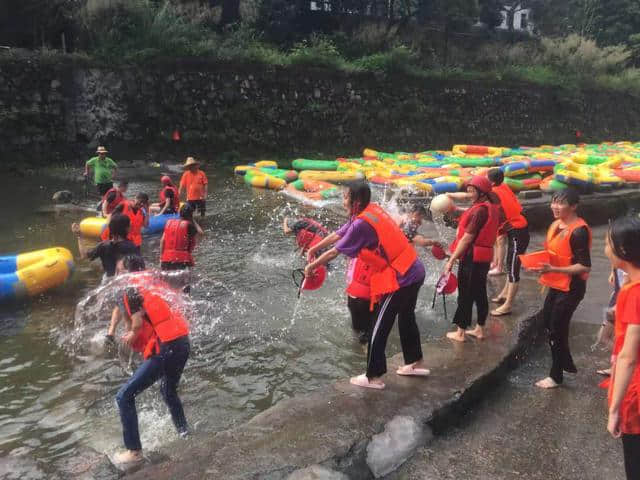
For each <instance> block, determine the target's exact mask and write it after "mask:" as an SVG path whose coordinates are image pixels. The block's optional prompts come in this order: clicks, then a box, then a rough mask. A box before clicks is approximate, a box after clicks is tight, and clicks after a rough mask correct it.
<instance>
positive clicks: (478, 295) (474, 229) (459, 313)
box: [444, 175, 502, 342]
mask: <svg viewBox="0 0 640 480" xmlns="http://www.w3.org/2000/svg"><path fill="white" fill-rule="evenodd" d="M490 195H492V194H491V182H490V181H489V179H487V177H483V176H481V175H476V176H474V177H473V178H472V179H471V181H470V182H469V184H468V185H467V193H466V194H465V193H460V194H452V195H450V198H467V197H468V198H471V200H472V201H473V204H472V205H471V207H470V208H469V209H468V210H466V211H465V212H464V213H463V214H462V216H461V217H460V221H459V223H458V233H457V236H456V239H455V240H454V242H453V243H452V244H451V247H450V250H451V257H450V258H449V260H448V261H447V264H446V266H445V268H444V273H445V274H447V273H449V272H451V270H452V269H453V264H454V263H455V262H456V260H460V264H459V265H458V308H457V309H456V313H455V315H454V317H453V323H454V324H455V325H456V330H455V331H454V332H449V333H447V338H449V339H450V340H454V341H457V342H464V341H465V335H471V336H474V337H476V338H478V339H482V338H484V324H485V322H486V321H487V316H488V315H489V299H488V298H487V274H488V273H489V264H490V263H491V260H492V259H493V245H494V244H495V243H496V237H497V236H498V226H499V225H500V222H501V219H502V215H501V209H500V205H499V201H498V200H497V198H494V199H493V200H492V199H491V198H490ZM474 303H475V305H476V309H477V312H478V324H477V325H476V328H474V329H473V330H467V328H469V326H470V325H471V317H472V315H473V304H474Z"/></svg>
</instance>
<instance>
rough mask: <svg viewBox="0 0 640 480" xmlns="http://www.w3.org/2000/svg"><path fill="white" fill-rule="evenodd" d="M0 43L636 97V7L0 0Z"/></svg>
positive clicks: (100, 55) (629, 2) (612, 3)
mask: <svg viewBox="0 0 640 480" xmlns="http://www.w3.org/2000/svg"><path fill="white" fill-rule="evenodd" d="M524 9H528V13H529V15H530V17H531V18H532V20H533V22H534V25H535V28H534V32H533V35H530V34H528V33H522V32H518V31H517V29H516V28H515V27H514V18H515V16H516V14H517V13H518V12H519V11H523V10H524ZM503 19H504V20H506V26H507V28H506V30H498V29H497V27H498V26H499V25H500V24H502V23H503ZM0 45H8V46H11V47H23V48H30V49H41V50H42V51H44V52H51V49H57V50H59V49H62V48H63V47H65V48H66V50H68V51H72V52H76V53H80V54H82V55H85V56H87V57H89V58H92V59H97V60H104V61H108V62H114V61H119V62H123V61H124V62H140V61H144V60H146V59H150V58H157V57H172V56H173V57H176V56H207V57H211V58H216V59H220V60H232V61H247V62H261V63H266V64H273V65H292V64H305V65H309V64H313V65H319V66H323V67H329V68H336V69H342V70H346V71H375V72H385V73H386V72H397V71H403V72H405V73H409V74H414V75H445V76H451V75H459V76H465V77H469V76H476V77H482V78H492V79H514V80H528V81H534V82H538V83H543V84H553V85H562V86H564V87H567V86H569V87H571V86H576V85H584V84H597V85H606V86H608V87H612V88H623V89H627V90H630V91H631V90H633V91H638V90H640V81H639V80H640V74H639V70H638V69H637V68H634V66H636V67H637V66H640V2H639V1H638V0H562V1H558V0H519V1H518V0H315V1H310V0H21V1H20V2H16V1H15V0H0Z"/></svg>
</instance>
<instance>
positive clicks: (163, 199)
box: [160, 185, 180, 212]
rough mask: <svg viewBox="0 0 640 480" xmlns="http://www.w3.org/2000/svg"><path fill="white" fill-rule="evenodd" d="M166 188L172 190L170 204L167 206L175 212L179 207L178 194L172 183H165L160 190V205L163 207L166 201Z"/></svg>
mask: <svg viewBox="0 0 640 480" xmlns="http://www.w3.org/2000/svg"><path fill="white" fill-rule="evenodd" d="M167 190H171V191H172V192H173V198H172V199H171V205H169V208H171V209H173V210H174V211H176V212H177V211H178V209H179V208H180V196H179V195H178V189H177V188H176V187H174V186H172V185H167V186H166V187H164V188H163V189H162V190H160V207H164V202H166V201H167Z"/></svg>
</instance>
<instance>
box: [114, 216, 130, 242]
mask: <svg viewBox="0 0 640 480" xmlns="http://www.w3.org/2000/svg"><path fill="white" fill-rule="evenodd" d="M130 226H131V221H130V220H129V217H127V216H126V215H122V214H120V213H116V214H114V215H112V216H111V220H109V236H110V237H111V238H114V237H121V238H126V236H127V234H128V233H129V227H130Z"/></svg>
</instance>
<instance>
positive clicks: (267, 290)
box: [0, 171, 453, 464]
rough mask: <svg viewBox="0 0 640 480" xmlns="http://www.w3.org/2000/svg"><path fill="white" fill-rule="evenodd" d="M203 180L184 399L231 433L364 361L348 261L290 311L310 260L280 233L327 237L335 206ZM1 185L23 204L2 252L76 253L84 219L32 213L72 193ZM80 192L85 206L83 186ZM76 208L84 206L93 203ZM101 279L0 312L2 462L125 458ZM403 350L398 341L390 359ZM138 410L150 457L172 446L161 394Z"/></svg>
mask: <svg viewBox="0 0 640 480" xmlns="http://www.w3.org/2000/svg"><path fill="white" fill-rule="evenodd" d="M209 179H210V193H209V199H208V208H207V210H208V212H209V216H208V217H207V218H206V219H204V220H203V221H202V225H203V227H204V229H205V232H206V237H205V238H204V239H203V240H202V242H201V243H200V245H199V246H198V247H197V251H196V263H197V266H196V269H195V278H194V279H193V281H192V285H193V287H192V296H191V298H190V299H188V300H186V301H185V308H186V310H187V311H188V312H190V321H191V326H192V344H193V348H192V355H191V358H190V360H189V362H188V364H187V368H186V370H185V374H184V377H183V381H182V384H181V389H180V391H181V396H182V399H183V402H184V404H185V410H186V413H187V417H188V419H189V421H190V423H191V424H192V425H194V426H195V428H196V430H198V431H215V430H220V429H224V428H228V427H230V426H232V425H233V424H235V423H237V422H243V421H246V420H247V419H248V418H250V417H252V416H253V415H255V414H257V413H258V412H260V411H262V410H264V409H266V408H268V407H270V406H271V405H273V404H274V403H275V402H277V401H279V400H281V399H283V398H287V397H290V396H292V395H295V394H300V393H304V392H308V391H310V390H312V389H314V388H317V387H318V386H320V385H326V384H329V383H332V382H334V381H336V380H337V379H340V378H344V377H347V376H350V375H353V374H357V373H361V370H362V369H363V368H364V350H363V348H362V347H361V346H360V345H359V344H358V342H357V339H356V338H355V336H352V335H351V332H350V328H349V325H350V320H349V315H348V311H347V308H346V301H345V298H344V293H343V291H344V262H343V261H342V260H341V259H338V260H336V261H335V262H334V265H333V266H332V268H331V271H330V273H329V276H328V279H327V282H326V283H325V285H324V286H323V288H322V289H320V290H317V291H313V292H308V291H307V292H304V293H303V294H302V296H301V297H300V299H299V300H298V299H297V289H296V287H295V286H294V284H293V282H292V280H291V271H292V270H293V269H294V268H300V267H302V266H303V265H304V262H303V260H302V259H301V258H300V257H299V256H298V255H297V254H296V253H295V252H294V248H293V239H292V238H285V237H284V235H283V234H282V231H281V225H282V220H283V218H284V217H285V216H293V215H301V214H302V215H313V216H315V217H316V218H318V219H319V220H320V221H322V222H323V223H325V224H326V225H327V226H328V227H329V228H336V227H337V226H339V224H340V222H341V218H340V217H339V216H337V215H336V214H335V213H333V212H332V210H331V209H323V210H321V211H319V210H312V209H310V208H309V207H307V206H302V205H300V204H297V203H295V202H292V201H291V200H290V199H288V198H287V197H285V196H283V195H282V194H278V193H276V192H272V191H257V190H252V189H250V188H247V187H246V186H245V185H244V184H242V183H236V181H235V179H234V178H233V175H232V173H231V171H228V172H227V171H223V172H216V173H214V172H209ZM131 180H132V181H131V183H130V192H129V194H130V195H131V196H132V195H134V194H135V193H136V192H138V191H146V192H148V193H149V194H150V196H151V197H152V198H153V197H154V196H155V195H156V191H157V188H158V185H157V184H156V183H154V182H152V181H151V180H144V179H142V180H141V179H138V180H137V181H133V180H134V179H131ZM9 183H10V184H9V185H8V186H7V187H6V188H4V189H3V191H0V196H1V197H0V201H3V202H4V204H5V205H7V204H8V203H6V202H12V203H9V204H12V205H13V204H16V203H17V204H16V205H15V208H14V209H8V210H5V211H4V213H3V215H5V216H8V218H6V219H5V221H4V222H3V224H4V226H3V230H2V234H1V235H0V251H1V252H3V253H6V252H16V251H27V250H32V249H38V248H44V247H47V246H51V245H54V244H55V245H62V246H67V247H71V248H73V249H74V251H75V252H76V254H77V248H76V246H75V237H73V235H72V234H71V232H70V231H69V225H70V223H71V222H72V221H77V220H78V219H79V218H81V217H82V215H79V214H74V213H67V214H58V215H45V214H35V213H33V211H34V209H35V208H37V207H39V206H42V205H45V204H47V203H48V199H49V198H50V196H51V194H52V193H53V192H54V191H56V190H60V189H62V188H69V187H70V185H68V184H65V182H62V181H59V180H57V181H54V180H50V179H49V180H44V179H42V178H40V179H38V180H32V179H20V181H15V182H9ZM41 184H42V188H41ZM71 187H73V185H71ZM75 190H76V194H77V195H79V196H80V197H81V196H82V188H81V187H76V188H75ZM16 198H20V199H24V201H21V202H15V199H16ZM84 203H85V204H86V205H87V206H91V205H92V204H93V203H94V200H87V201H85V202H84ZM334 210H335V209H334ZM427 233H429V232H427ZM431 233H432V234H433V235H437V233H436V232H435V231H432V232H431ZM441 233H442V234H445V233H446V235H449V236H450V235H451V233H450V232H445V231H443V232H441ZM158 243H159V239H158V238H154V239H150V240H149V241H147V242H146V243H145V245H144V246H143V250H144V252H143V253H144V256H145V258H146V259H147V261H148V263H149V264H150V265H153V266H157V257H158ZM421 256H422V257H423V259H424V260H425V262H426V264H427V270H428V274H427V280H426V287H425V288H424V289H423V290H422V292H421V295H420V301H419V304H418V309H417V315H418V323H419V326H420V328H421V331H422V335H423V339H426V338H427V336H429V335H438V336H439V335H441V334H442V332H443V331H444V330H445V329H446V328H447V326H448V325H447V324H446V323H445V322H443V321H442V320H441V318H437V317H436V314H434V313H433V312H432V311H431V309H430V306H431V305H430V303H431V292H432V289H431V285H433V284H434V283H435V281H436V279H437V277H438V270H439V269H440V268H441V267H440V265H439V264H437V263H436V262H435V261H434V260H433V259H432V258H431V257H430V256H428V255H426V254H424V253H422V254H421ZM99 281H100V270H99V265H97V264H96V265H89V264H87V263H86V262H80V263H79V264H78V265H77V269H76V273H75V274H74V277H73V279H72V280H71V282H69V283H68V284H67V285H65V286H64V287H62V288H60V289H58V290H56V291H55V292H52V293H51V294H49V295H45V296H43V297H41V298H38V299H35V300H33V301H32V302H31V303H29V304H25V305H13V306H2V309H3V310H2V313H1V314H0V329H1V330H0V351H1V352H2V354H1V356H0V400H1V401H0V454H2V455H5V454H7V453H12V454H13V455H16V454H27V455H28V456H31V457H35V458H38V459H39V460H40V461H42V462H44V463H45V464H46V463H48V462H50V461H51V460H53V459H57V458H60V457H65V456H68V455H70V454H71V453H73V452H74V450H75V449H77V448H79V447H80V446H83V445H84V446H90V447H92V448H94V449H96V450H98V451H102V452H107V453H111V452H113V451H114V450H115V449H116V448H119V447H120V445H121V433H120V424H119V421H118V414H117V408H116V406H115V402H114V395H115V392H116V391H117V389H118V388H119V386H120V385H121V384H122V383H123V382H124V381H125V380H126V378H127V376H128V373H127V370H128V369H129V368H130V366H129V355H128V352H126V351H123V350H122V349H121V350H120V351H119V352H115V353H114V352H111V353H109V352H104V350H103V348H102V339H103V335H104V333H105V332H106V328H107V325H108V321H109V317H110V311H111V308H112V306H113V305H114V304H115V301H116V297H117V296H118V289H117V288H116V286H115V285H112V286H107V287H99V288H98V285H99ZM96 288H97V290H94V289H96ZM449 302H452V300H451V299H450V300H449ZM76 305H79V308H78V310H77V311H76ZM449 308H450V309H452V308H453V305H452V304H451V305H450V307H449ZM436 312H438V315H439V316H441V315H442V312H441V311H439V310H436ZM399 350H400V348H399V341H398V338H397V336H395V334H394V336H392V337H391V339H390V345H389V348H388V352H389V353H395V352H397V351H399ZM137 403H138V408H139V415H140V425H141V428H140V430H141V433H142V442H143V444H144V446H145V448H153V447H155V446H158V445H161V444H163V443H166V442H168V441H170V440H172V439H174V438H175V433H174V429H173V426H172V424H171V421H170V418H169V415H168V414H167V411H166V407H165V406H164V404H163V403H162V400H161V397H160V395H158V394H157V391H156V390H155V387H154V388H151V389H149V390H148V391H146V392H145V393H144V394H142V395H140V396H139V397H138V402H137Z"/></svg>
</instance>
